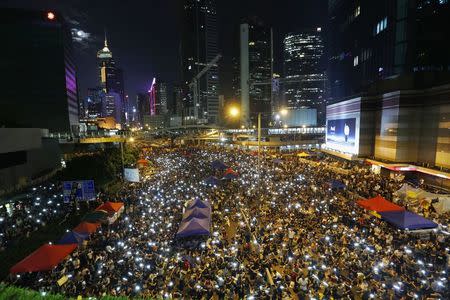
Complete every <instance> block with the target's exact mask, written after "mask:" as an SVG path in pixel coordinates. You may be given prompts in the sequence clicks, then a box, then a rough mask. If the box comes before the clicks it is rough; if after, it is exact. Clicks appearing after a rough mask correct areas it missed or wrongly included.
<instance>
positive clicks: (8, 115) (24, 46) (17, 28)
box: [0, 8, 79, 143]
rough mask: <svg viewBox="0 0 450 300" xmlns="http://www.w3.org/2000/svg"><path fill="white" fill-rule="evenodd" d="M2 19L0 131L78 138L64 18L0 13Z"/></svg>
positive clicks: (28, 12)
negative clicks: (21, 130) (9, 129)
mask: <svg viewBox="0 0 450 300" xmlns="http://www.w3.org/2000/svg"><path fill="white" fill-rule="evenodd" d="M0 19H1V25H0V35H1V36H2V41H3V44H2V47H0V82H1V85H2V96H1V97H0V127H4V126H5V127H28V128H47V129H49V130H50V132H59V133H77V132H78V131H79V120H78V116H79V108H78V107H79V102H78V88H77V77H76V68H75V63H74V58H73V48H72V36H71V33H70V31H69V27H68V26H67V23H66V22H65V20H64V18H63V16H62V15H61V14H59V13H58V12H52V11H39V10H24V9H14V8H0ZM0 143H1V141H0Z"/></svg>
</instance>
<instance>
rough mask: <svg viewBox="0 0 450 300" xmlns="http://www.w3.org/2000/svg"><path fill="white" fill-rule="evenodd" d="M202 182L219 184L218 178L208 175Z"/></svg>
mask: <svg viewBox="0 0 450 300" xmlns="http://www.w3.org/2000/svg"><path fill="white" fill-rule="evenodd" d="M204 182H205V183H206V184H208V185H219V183H220V180H219V179H218V178H217V177H215V176H209V177H208V178H206V179H205V180H204Z"/></svg>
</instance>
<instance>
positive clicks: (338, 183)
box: [330, 179, 346, 190]
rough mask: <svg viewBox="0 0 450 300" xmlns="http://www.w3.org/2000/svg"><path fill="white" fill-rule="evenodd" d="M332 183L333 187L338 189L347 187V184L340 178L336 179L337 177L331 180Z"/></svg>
mask: <svg viewBox="0 0 450 300" xmlns="http://www.w3.org/2000/svg"><path fill="white" fill-rule="evenodd" d="M330 185H331V188H332V189H336V190H342V189H345V187H346V185H345V184H344V183H343V182H341V181H339V180H335V179H333V180H331V182H330Z"/></svg>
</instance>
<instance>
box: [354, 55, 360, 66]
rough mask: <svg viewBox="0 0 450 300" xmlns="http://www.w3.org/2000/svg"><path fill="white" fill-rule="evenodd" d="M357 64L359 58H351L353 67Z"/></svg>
mask: <svg viewBox="0 0 450 300" xmlns="http://www.w3.org/2000/svg"><path fill="white" fill-rule="evenodd" d="M358 64H359V56H355V57H353V66H354V67H356V66H357V65H358Z"/></svg>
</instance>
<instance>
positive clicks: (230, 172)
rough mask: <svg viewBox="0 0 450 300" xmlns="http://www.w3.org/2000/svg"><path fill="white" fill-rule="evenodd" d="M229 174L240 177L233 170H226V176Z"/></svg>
mask: <svg viewBox="0 0 450 300" xmlns="http://www.w3.org/2000/svg"><path fill="white" fill-rule="evenodd" d="M227 174H234V175H236V176H237V175H238V173H237V172H236V171H234V170H233V169H232V168H228V169H226V171H225V173H224V175H227Z"/></svg>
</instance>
